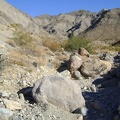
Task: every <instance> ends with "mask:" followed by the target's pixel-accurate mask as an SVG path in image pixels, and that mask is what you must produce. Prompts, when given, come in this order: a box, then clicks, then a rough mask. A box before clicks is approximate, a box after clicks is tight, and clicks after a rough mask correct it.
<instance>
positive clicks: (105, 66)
mask: <svg viewBox="0 0 120 120" xmlns="http://www.w3.org/2000/svg"><path fill="white" fill-rule="evenodd" d="M111 67H112V64H111V63H110V62H109V61H104V60H99V59H88V60H87V61H85V62H84V63H83V64H82V66H81V68H80V71H81V73H82V75H84V76H85V77H92V76H96V75H102V74H106V73H107V72H108V71H110V70H111Z"/></svg>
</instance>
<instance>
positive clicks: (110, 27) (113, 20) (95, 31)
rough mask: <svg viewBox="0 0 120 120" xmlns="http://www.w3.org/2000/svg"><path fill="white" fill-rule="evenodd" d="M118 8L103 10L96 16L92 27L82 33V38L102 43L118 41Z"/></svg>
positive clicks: (119, 18) (119, 16)
mask: <svg viewBox="0 0 120 120" xmlns="http://www.w3.org/2000/svg"><path fill="white" fill-rule="evenodd" d="M119 33H120V8H116V9H111V10H103V11H101V12H99V13H98V14H97V15H96V18H95V19H94V20H93V23H92V25H91V26H90V27H89V28H87V29H86V30H85V31H84V32H83V33H81V34H80V35H83V36H84V37H87V38H89V39H91V40H95V41H102V42H103V43H105V42H106V43H110V44H114V43H117V42H119V41H120V34H119Z"/></svg>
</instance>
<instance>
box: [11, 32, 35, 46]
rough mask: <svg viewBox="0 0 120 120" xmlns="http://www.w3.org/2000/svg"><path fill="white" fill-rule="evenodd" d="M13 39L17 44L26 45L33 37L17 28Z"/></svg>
mask: <svg viewBox="0 0 120 120" xmlns="http://www.w3.org/2000/svg"><path fill="white" fill-rule="evenodd" d="M13 40H14V41H15V43H16V45H18V46H26V45H28V44H29V43H31V42H32V41H33V38H32V37H31V36H30V35H29V34H28V33H27V32H24V31H21V30H19V31H15V32H14V37H13Z"/></svg>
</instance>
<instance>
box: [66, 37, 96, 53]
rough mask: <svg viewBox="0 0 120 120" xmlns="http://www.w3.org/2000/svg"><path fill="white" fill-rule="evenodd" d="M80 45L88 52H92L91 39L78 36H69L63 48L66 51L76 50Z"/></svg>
mask: <svg viewBox="0 0 120 120" xmlns="http://www.w3.org/2000/svg"><path fill="white" fill-rule="evenodd" d="M81 47H83V48H85V49H86V50H88V51H89V52H90V53H94V50H93V46H92V44H91V41H90V40H87V39H85V38H79V37H78V36H73V37H71V38H70V39H69V40H67V42H66V44H65V45H64V49H65V50H67V51H72V50H78V49H79V48H81Z"/></svg>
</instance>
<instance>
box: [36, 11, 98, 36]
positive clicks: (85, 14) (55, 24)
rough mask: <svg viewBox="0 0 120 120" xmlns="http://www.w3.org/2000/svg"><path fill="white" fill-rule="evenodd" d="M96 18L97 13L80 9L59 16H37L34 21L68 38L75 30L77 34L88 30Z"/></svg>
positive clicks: (48, 30)
mask: <svg viewBox="0 0 120 120" xmlns="http://www.w3.org/2000/svg"><path fill="white" fill-rule="evenodd" d="M95 18H96V13H91V12H89V11H84V10H80V11H74V12H71V13H67V14H59V15H57V16H49V15H42V16H37V17H35V18H34V21H35V23H36V24H38V25H41V26H42V27H43V28H44V30H46V31H47V32H48V33H50V34H53V35H57V36H58V37H61V38H66V37H68V36H69V34H71V33H73V32H74V34H75V35H77V34H78V33H80V32H82V31H84V30H86V29H87V28H88V27H89V26H91V24H92V21H93V20H94V19H95Z"/></svg>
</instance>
